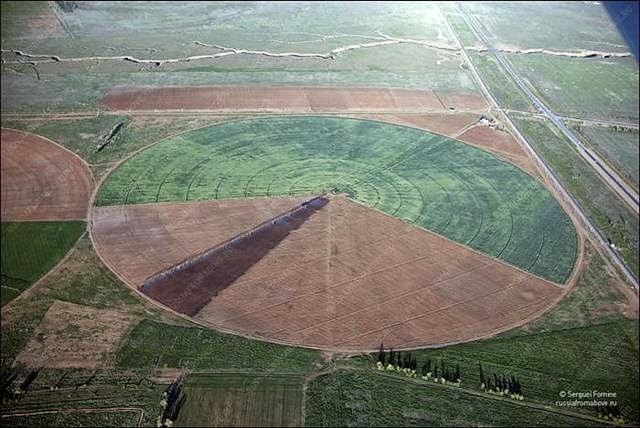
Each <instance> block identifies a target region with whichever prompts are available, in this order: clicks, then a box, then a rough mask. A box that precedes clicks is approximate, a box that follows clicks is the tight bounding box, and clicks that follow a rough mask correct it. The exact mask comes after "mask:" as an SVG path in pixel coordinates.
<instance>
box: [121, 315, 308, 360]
mask: <svg viewBox="0 0 640 428" xmlns="http://www.w3.org/2000/svg"><path fill="white" fill-rule="evenodd" d="M319 358H320V354H319V353H318V352H316V351H312V350H310V349H303V348H294V347H289V346H282V345H276V344H273V343H268V342H259V341H257V340H250V339H245V338H243V337H239V336H233V335H229V334H222V333H218V332H216V331H214V330H209V329H205V328H196V327H181V326H175V325H169V324H164V323H159V322H155V321H151V320H142V321H141V322H140V323H139V324H138V325H137V326H136V327H135V328H134V329H133V331H132V332H131V333H130V335H129V336H128V338H127V339H126V340H125V341H124V343H123V344H122V346H121V347H120V350H119V351H118V354H117V355H116V365H117V366H118V367H121V368H146V367H148V368H151V367H157V368H162V367H173V368H185V369H205V368H207V369H213V368H234V369H246V368H252V369H257V370H265V371H270V370H276V371H285V372H307V371H309V370H310V369H311V368H312V367H313V365H314V363H316V362H319Z"/></svg>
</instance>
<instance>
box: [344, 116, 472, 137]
mask: <svg viewBox="0 0 640 428" xmlns="http://www.w3.org/2000/svg"><path fill="white" fill-rule="evenodd" d="M357 117H361V118H363V119H373V120H378V121H381V122H388V123H393V124H396V125H406V126H411V127H414V128H420V129H424V130H427V131H433V132H437V133H438V134H442V135H446V136H447V137H455V136H456V135H457V134H458V133H459V132H460V131H462V130H463V129H464V128H465V127H467V126H469V125H472V124H474V123H476V122H477V121H478V120H479V119H480V115H479V114H474V113H462V112H445V113H420V114H368V115H358V116H357Z"/></svg>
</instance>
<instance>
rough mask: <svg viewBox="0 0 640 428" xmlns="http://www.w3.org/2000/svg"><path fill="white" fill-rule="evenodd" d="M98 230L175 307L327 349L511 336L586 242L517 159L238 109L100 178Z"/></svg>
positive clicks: (115, 260) (110, 257) (362, 126)
mask: <svg viewBox="0 0 640 428" xmlns="http://www.w3.org/2000/svg"><path fill="white" fill-rule="evenodd" d="M321 195H328V196H326V198H323V201H324V202H322V203H319V204H318V205H317V207H315V208H314V209H312V210H311V209H309V205H307V204H305V202H309V201H310V200H312V199H313V198H317V197H319V196H321ZM331 195H338V196H331ZM305 210H306V211H305ZM307 211H308V212H307ZM283 216H284V217H283ZM294 217H295V219H294V220H295V221H294V220H292V219H293V218H294ZM274 218H276V219H280V220H277V221H273V219H274ZM283 218H284V220H282V219H283ZM264 222H266V226H265V224H263V223H264ZM283 222H284V223H283ZM93 224H94V226H93V236H94V240H95V242H96V247H97V250H98V251H99V253H100V254H101V256H102V257H103V259H105V261H106V262H107V264H108V265H109V266H110V267H111V268H112V269H113V270H114V271H116V272H118V273H119V274H120V275H121V276H122V277H124V278H125V279H126V280H127V282H129V283H130V284H132V285H134V286H136V287H138V288H139V289H140V290H141V291H142V292H144V293H145V294H147V295H149V296H151V297H153V298H155V299H156V300H159V301H160V302H161V303H163V304H165V305H166V306H168V307H170V308H173V309H174V310H176V311H178V312H182V313H184V314H187V315H189V316H191V317H193V318H194V319H196V320H198V321H200V322H203V323H206V324H207V323H208V324H210V325H213V326H216V327H219V328H221V329H224V330H227V331H233V332H237V333H241V334H246V335H251V336H256V337H262V338H266V339H272V340H274V341H282V342H286V343H296V344H301V345H308V346H318V347H327V348H345V349H371V348H375V347H376V346H377V344H379V343H380V341H381V340H384V341H385V344H395V346H422V345H429V344H435V343H447V342H453V341H458V340H466V339H470V338H472V337H479V336H482V335H487V334H491V333H493V332H496V331H500V330H504V329H506V328H508V327H509V326H513V325H516V324H517V323H520V322H522V321H523V320H525V319H528V318H531V317H533V316H535V315H536V314H539V313H541V312H542V311H544V310H546V309H548V308H549V307H550V306H551V305H553V304H554V303H555V302H556V301H557V300H558V299H559V297H560V296H561V294H562V286H561V284H563V283H564V282H565V281H566V280H567V279H568V278H569V276H570V275H571V272H572V270H573V265H574V262H575V259H576V253H577V237H576V231H575V229H574V226H573V223H572V222H571V220H570V218H569V217H568V215H567V214H566V213H565V212H564V211H563V210H562V208H561V207H560V205H559V204H558V203H557V201H556V200H555V199H554V198H553V196H552V195H551V193H550V192H549V191H548V190H547V189H546V188H544V187H543V186H542V185H541V184H540V183H539V182H538V181H536V180H534V179H533V178H532V177H531V176H529V175H527V174H526V173H524V172H523V171H522V170H520V169H518V168H517V167H515V166H513V165H512V164H510V163H507V162H504V161H501V160H499V159H497V158H496V157H495V156H493V155H492V154H489V153H487V152H485V151H482V150H480V149H477V148H474V147H471V146H469V145H466V144H464V143H461V142H459V141H455V140H452V139H449V138H446V137H443V136H440V135H437V134H433V133H429V132H425V131H421V130H416V129H412V128H407V127H402V126H397V125H390V124H385V123H380V122H373V121H366V120H356V119H346V118H335V117H308V116H307V117H270V118H259V119H247V120H238V121H231V122H226V123H223V124H218V125H214V126H210V127H206V128H201V129H198V130H194V131H191V132H187V133H185V134H182V135H180V136H178V137H172V138H170V139H167V140H165V141H163V142H160V143H158V144H155V145H153V146H151V147H150V148H148V149H146V150H144V151H142V152H140V153H138V154H136V155H135V156H133V157H132V158H130V159H129V160H127V161H125V162H124V163H123V164H121V165H120V166H119V167H118V168H117V169H116V170H115V171H114V172H112V173H111V174H110V176H109V177H108V178H107V179H106V181H105V182H104V184H103V185H102V187H101V189H100V190H99V193H98V195H97V197H96V206H95V207H94V209H93ZM283 224H284V225H285V226H286V227H285V226H283ZM292 224H294V226H291V225H292ZM260 225H261V226H260ZM258 226H259V227H258ZM265 227H266V228H267V229H268V230H267V229H265ZM273 228H276V229H277V230H274V229H273ZM285 229H286V230H285ZM248 232H251V233H248ZM116 236H117V237H118V238H115V237H116ZM223 242H225V246H224V251H223V250H220V249H218V250H215V248H216V247H217V246H219V244H221V243H223ZM262 247H264V248H262ZM207 251H208V252H207ZM216 251H218V252H220V251H223V253H224V254H223V253H218V252H216ZM196 254H199V257H198V258H197V260H195V261H194V260H191V261H188V260H187V261H186V262H185V260H186V259H188V258H189V257H190V256H194V255H196ZM229 254H231V255H229ZM187 262H188V263H187ZM181 263H182V264H181ZM185 263H187V264H188V266H187V265H185ZM232 265H233V266H232ZM149 266H152V267H149ZM170 268H172V269H170ZM145 269H146V270H145ZM167 269H170V270H169V271H166V270H167ZM163 271H165V272H164V273H162V272H163ZM196 271H197V272H196ZM212 272H213V273H212ZM158 273H162V276H161V277H162V281H164V283H163V284H161V285H160V286H158V287H160V288H158V289H157V290H156V291H153V290H152V291H150V290H151V288H153V287H152V286H151V285H149V284H148V283H149V281H150V280H151V277H153V275H156V277H154V278H155V279H154V280H153V281H156V279H157V274H158ZM181 275H182V276H181ZM194 275H195V276H194ZM167 278H168V279H167ZM153 281H152V282H153ZM167 281H168V282H167ZM156 282H157V281H156ZM154 284H155V282H154ZM154 287H155V286H154ZM207 289H208V290H209V291H206V292H205V290H207ZM158 290H161V291H158ZM212 290H213V291H212ZM185 301H189V302H190V303H189V305H186V306H188V309H187V308H186V306H185V304H184V302H185ZM196 301H197V302H196ZM409 302H411V304H408V303H409ZM496 307H500V308H501V309H500V310H498V309H497V308H496ZM390 308H397V310H396V311H395V312H393V313H389V310H390ZM301 319H302V320H301ZM305 320H306V322H305ZM441 323H442V325H440V324H441ZM409 329H411V332H409V333H407V332H408V331H409ZM440 330H442V331H440ZM376 342H377V344H376Z"/></svg>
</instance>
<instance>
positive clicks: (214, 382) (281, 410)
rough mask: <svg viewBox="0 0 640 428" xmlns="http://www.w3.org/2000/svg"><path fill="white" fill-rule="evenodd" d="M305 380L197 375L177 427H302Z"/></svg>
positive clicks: (190, 381)
mask: <svg viewBox="0 0 640 428" xmlns="http://www.w3.org/2000/svg"><path fill="white" fill-rule="evenodd" d="M302 381H303V377H302V376H295V375H277V374H274V375H259V376H255V375H248V374H233V373H229V374H226V373H225V374H194V375H191V376H188V377H187V381H186V384H185V386H184V394H185V396H186V400H185V402H184V405H183V407H182V408H181V410H180V413H179V416H178V419H177V420H176V426H185V427H194V426H243V427H250V426H274V427H288V426H300V424H301V422H302Z"/></svg>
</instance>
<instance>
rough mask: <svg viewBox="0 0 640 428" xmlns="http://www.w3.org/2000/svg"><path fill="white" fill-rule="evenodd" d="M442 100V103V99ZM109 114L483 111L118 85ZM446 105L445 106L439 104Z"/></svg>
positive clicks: (414, 99)
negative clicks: (129, 111)
mask: <svg viewBox="0 0 640 428" xmlns="http://www.w3.org/2000/svg"><path fill="white" fill-rule="evenodd" d="M443 100H444V101H443ZM102 103H103V104H104V105H105V106H107V107H108V108H110V109H112V110H132V111H153V110H208V111H270V112H351V111H353V112H357V111H366V112H375V111H397V112H402V111H425V112H428V111H443V110H447V109H449V108H455V109H457V110H486V109H487V104H486V102H485V101H484V99H483V98H482V97H481V96H480V95H479V94H455V95H454V94H451V95H448V94H447V95H441V96H439V95H438V94H436V93H435V92H433V91H421V90H409V89H383V88H332V87H292V86H274V87H265V86H191V87H180V86H175V87H118V88H114V89H112V90H111V91H110V92H109V93H108V94H107V96H106V97H105V98H104V99H103V100H102ZM443 103H444V104H443Z"/></svg>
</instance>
